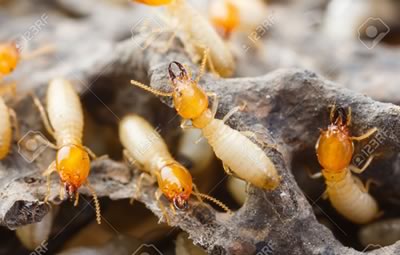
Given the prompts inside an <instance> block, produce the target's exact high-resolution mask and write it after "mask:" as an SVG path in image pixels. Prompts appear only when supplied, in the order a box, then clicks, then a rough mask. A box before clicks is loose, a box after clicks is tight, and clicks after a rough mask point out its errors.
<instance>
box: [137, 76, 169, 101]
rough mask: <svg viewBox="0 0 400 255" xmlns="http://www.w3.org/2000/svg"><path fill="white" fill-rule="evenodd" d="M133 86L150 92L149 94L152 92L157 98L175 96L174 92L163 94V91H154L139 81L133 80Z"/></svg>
mask: <svg viewBox="0 0 400 255" xmlns="http://www.w3.org/2000/svg"><path fill="white" fill-rule="evenodd" d="M131 84H132V85H135V86H137V87H139V88H141V89H143V90H146V91H148V92H150V93H152V94H154V95H156V96H163V97H170V96H172V95H173V94H174V93H173V92H163V91H160V90H157V89H153V88H151V87H150V86H147V85H145V84H143V83H140V82H138V81H135V80H131Z"/></svg>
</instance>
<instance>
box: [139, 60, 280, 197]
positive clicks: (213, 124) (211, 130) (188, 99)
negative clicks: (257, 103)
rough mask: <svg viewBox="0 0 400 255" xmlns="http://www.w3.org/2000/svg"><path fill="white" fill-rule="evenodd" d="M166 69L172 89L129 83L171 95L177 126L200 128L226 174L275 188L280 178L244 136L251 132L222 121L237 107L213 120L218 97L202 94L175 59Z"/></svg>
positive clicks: (265, 157)
mask: <svg viewBox="0 0 400 255" xmlns="http://www.w3.org/2000/svg"><path fill="white" fill-rule="evenodd" d="M205 58H206V56H205ZM205 58H204V59H203V61H202V65H201V70H200V75H201V74H202V73H203V72H204V65H205V63H206V59H205ZM173 65H176V66H177V67H178V68H179V69H180V73H179V74H178V75H176V74H175V73H174V72H173V70H172V67H173ZM168 72H169V78H170V80H171V83H172V85H173V87H174V90H173V92H169V93H168V92H161V91H157V90H155V89H152V88H149V87H148V86H146V85H144V84H141V83H139V82H137V81H131V83H132V84H133V85H136V86H138V87H141V88H143V89H145V90H148V91H150V92H152V93H153V94H156V95H159V96H172V98H173V102H174V107H175V109H176V110H177V112H178V114H179V115H180V116H181V117H182V119H183V122H182V125H181V126H182V127H183V128H198V129H201V130H202V133H203V135H204V137H205V138H207V140H208V142H209V144H210V145H211V147H212V148H213V149H214V152H215V154H216V156H217V157H218V158H220V159H221V160H222V162H223V164H224V169H225V171H226V172H227V173H229V174H232V173H233V174H234V175H235V176H237V177H238V178H240V179H243V180H245V181H247V182H250V183H251V184H253V185H255V186H257V187H259V188H265V189H271V190H273V189H275V188H276V187H277V186H278V184H279V182H280V177H279V175H278V173H277V171H276V168H275V166H274V164H273V163H272V161H271V160H270V158H269V157H267V156H266V155H265V153H264V151H263V150H262V149H261V148H260V147H259V146H258V145H256V144H255V143H254V142H252V141H251V140H250V139H249V138H248V137H247V136H249V135H251V136H252V137H254V134H252V133H251V134H249V132H239V131H237V130H234V129H232V128H231V127H229V126H227V125H226V124H225V123H224V122H225V121H226V120H227V119H228V118H229V117H230V116H231V115H232V114H234V113H235V112H236V111H238V110H239V108H238V107H236V108H234V109H232V110H231V111H230V112H229V113H228V114H227V115H226V116H225V117H224V119H223V120H219V119H215V114H216V112H217V107H218V102H217V100H218V98H217V96H216V94H214V93H206V92H205V91H204V90H203V89H201V88H200V87H199V86H198V81H199V79H200V77H201V76H198V77H197V79H196V80H194V79H192V77H191V75H190V72H189V73H188V72H187V71H186V69H185V67H184V66H183V65H182V64H180V63H178V62H175V61H174V62H172V63H170V65H169V67H168ZM208 96H212V97H213V98H214V100H213V106H212V109H209V108H208V106H209V102H208ZM188 120H190V121H191V122H192V125H191V126H188V125H187V124H186V123H187V121H188ZM245 134H246V135H247V136H246V135H245Z"/></svg>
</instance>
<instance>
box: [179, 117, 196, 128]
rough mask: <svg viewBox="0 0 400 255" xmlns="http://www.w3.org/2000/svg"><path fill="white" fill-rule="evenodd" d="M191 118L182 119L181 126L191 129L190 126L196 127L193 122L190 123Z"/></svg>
mask: <svg viewBox="0 0 400 255" xmlns="http://www.w3.org/2000/svg"><path fill="white" fill-rule="evenodd" d="M189 121H190V120H186V119H183V120H181V128H182V129H190V128H194V126H193V125H192V124H188V123H189Z"/></svg>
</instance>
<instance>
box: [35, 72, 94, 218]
mask: <svg viewBox="0 0 400 255" xmlns="http://www.w3.org/2000/svg"><path fill="white" fill-rule="evenodd" d="M33 99H34V102H35V104H36V106H37V107H38V109H39V111H40V114H41V117H42V120H43V123H44V125H45V127H46V129H47V131H48V133H49V134H50V135H52V136H53V138H54V139H55V141H56V144H54V145H52V147H53V148H54V149H56V150H57V154H56V159H55V160H54V161H53V162H52V163H51V164H50V165H49V167H48V169H47V170H46V171H45V172H44V174H43V175H45V176H47V178H48V194H47V196H46V198H45V201H47V199H48V197H49V195H50V194H49V193H50V186H49V185H50V184H49V181H50V175H51V174H52V173H53V172H55V171H56V172H57V173H58V174H59V176H60V179H61V182H62V184H63V185H64V187H65V190H66V191H67V193H68V195H69V197H70V198H72V197H74V196H75V204H77V203H78V198H79V192H78V189H79V188H80V187H81V186H82V185H85V186H87V187H88V189H89V190H90V191H91V193H92V195H93V198H94V201H95V205H96V213H97V221H98V223H100V207H99V203H98V200H97V196H96V193H95V192H94V190H93V189H92V188H91V186H90V185H89V183H88V180H87V178H88V175H89V171H90V157H89V155H90V156H91V157H92V158H95V155H94V154H93V152H91V151H90V150H89V149H88V148H87V147H85V146H83V145H82V136H83V124H84V119H83V111H82V106H81V102H80V99H79V96H78V94H77V93H76V92H75V90H74V88H73V87H72V85H71V83H70V82H68V81H67V80H64V79H54V80H52V81H51V82H50V84H49V87H48V89H47V115H46V111H45V110H44V108H43V106H42V105H41V103H40V101H39V99H38V98H36V97H35V96H34V97H33ZM47 143H48V144H49V145H50V143H49V142H47ZM63 196H64V194H63V190H60V197H63Z"/></svg>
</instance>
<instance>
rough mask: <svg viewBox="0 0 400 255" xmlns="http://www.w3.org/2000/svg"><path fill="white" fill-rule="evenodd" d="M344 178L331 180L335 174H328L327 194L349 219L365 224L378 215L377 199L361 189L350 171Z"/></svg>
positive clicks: (340, 211) (326, 176) (326, 179)
mask: <svg viewBox="0 0 400 255" xmlns="http://www.w3.org/2000/svg"><path fill="white" fill-rule="evenodd" d="M345 171H346V172H345V174H344V176H343V177H342V178H340V179H339V180H338V178H335V177H333V178H329V175H331V176H332V175H337V174H335V173H333V174H332V173H326V170H323V174H324V176H325V182H326V185H327V193H328V197H329V200H330V201H331V203H332V206H333V207H335V209H336V210H337V211H338V212H339V213H340V214H342V215H343V216H344V217H346V218H347V219H349V220H351V221H352V222H355V223H358V224H365V223H367V222H369V221H371V220H372V219H374V218H375V217H376V216H377V214H378V205H377V203H376V201H375V199H374V198H373V197H372V196H371V195H370V194H369V193H368V192H364V191H363V190H361V189H360V187H359V186H358V185H357V183H356V182H355V180H354V178H353V176H352V174H351V172H350V170H348V169H346V170H345Z"/></svg>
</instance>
